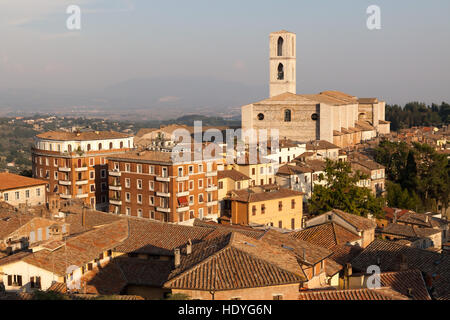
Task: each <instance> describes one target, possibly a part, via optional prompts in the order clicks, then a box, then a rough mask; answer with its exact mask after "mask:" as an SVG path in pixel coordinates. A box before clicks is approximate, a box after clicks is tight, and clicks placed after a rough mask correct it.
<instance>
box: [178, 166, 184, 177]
mask: <svg viewBox="0 0 450 320" xmlns="http://www.w3.org/2000/svg"><path fill="white" fill-rule="evenodd" d="M178 176H179V177H182V176H183V167H178Z"/></svg>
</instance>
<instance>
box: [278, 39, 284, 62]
mask: <svg viewBox="0 0 450 320" xmlns="http://www.w3.org/2000/svg"><path fill="white" fill-rule="evenodd" d="M283 43H284V40H283V38H282V37H279V38H278V43H277V55H278V56H279V57H281V56H282V55H283Z"/></svg>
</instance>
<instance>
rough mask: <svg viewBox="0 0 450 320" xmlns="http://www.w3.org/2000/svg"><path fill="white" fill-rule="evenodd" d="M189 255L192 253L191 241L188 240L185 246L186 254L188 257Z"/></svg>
mask: <svg viewBox="0 0 450 320" xmlns="http://www.w3.org/2000/svg"><path fill="white" fill-rule="evenodd" d="M191 253H192V241H191V239H189V240H188V243H187V246H186V254H187V255H190V254H191Z"/></svg>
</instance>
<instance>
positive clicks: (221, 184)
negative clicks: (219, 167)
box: [219, 181, 223, 190]
mask: <svg viewBox="0 0 450 320" xmlns="http://www.w3.org/2000/svg"><path fill="white" fill-rule="evenodd" d="M222 189H223V181H219V190H222Z"/></svg>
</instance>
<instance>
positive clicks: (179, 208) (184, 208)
mask: <svg viewBox="0 0 450 320" xmlns="http://www.w3.org/2000/svg"><path fill="white" fill-rule="evenodd" d="M186 211H189V206H186V207H178V208H177V212H186Z"/></svg>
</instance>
